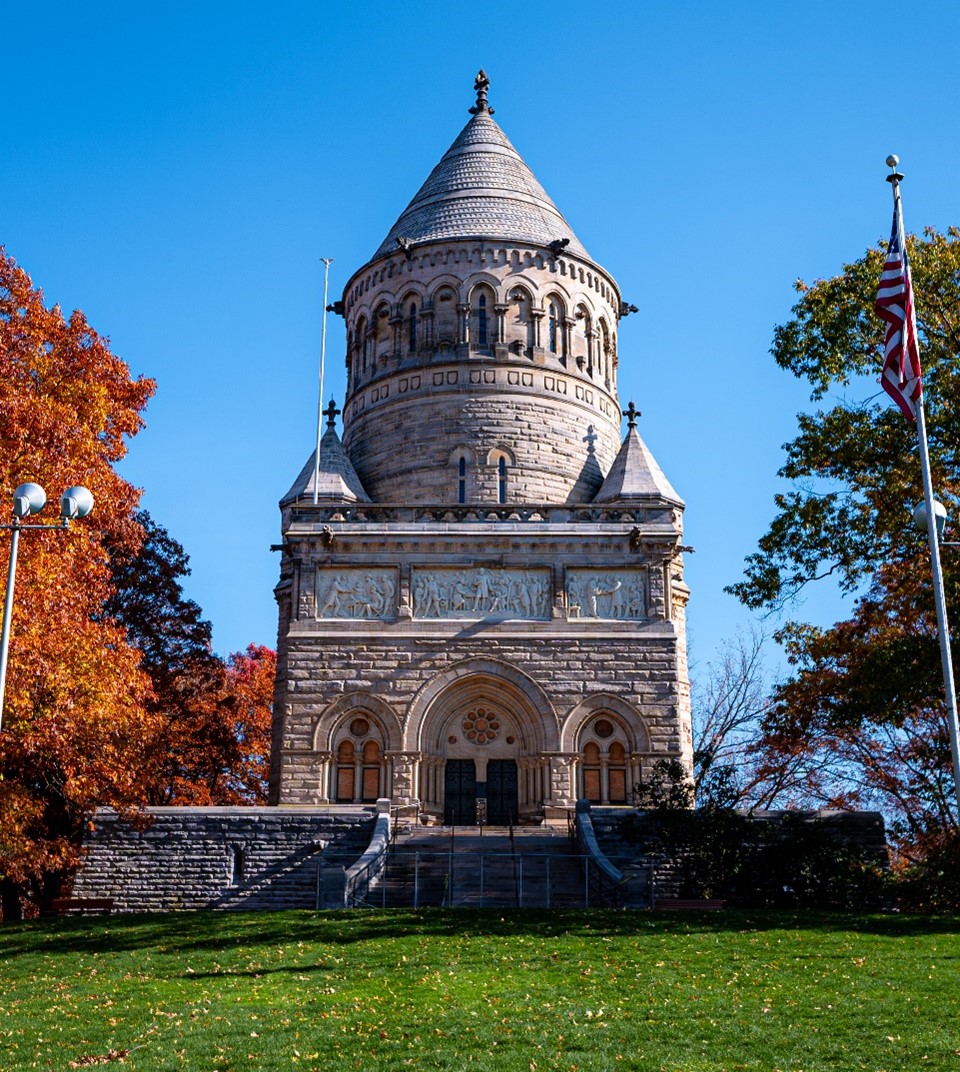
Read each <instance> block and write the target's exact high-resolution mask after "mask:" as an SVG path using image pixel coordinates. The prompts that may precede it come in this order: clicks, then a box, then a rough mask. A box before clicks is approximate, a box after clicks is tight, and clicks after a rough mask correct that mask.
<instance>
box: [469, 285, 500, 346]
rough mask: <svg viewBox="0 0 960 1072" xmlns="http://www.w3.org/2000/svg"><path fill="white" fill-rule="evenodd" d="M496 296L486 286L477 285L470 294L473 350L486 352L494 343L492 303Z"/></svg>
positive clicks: (471, 342) (471, 343)
mask: <svg viewBox="0 0 960 1072" xmlns="http://www.w3.org/2000/svg"><path fill="white" fill-rule="evenodd" d="M495 301H496V296H495V295H494V293H493V290H492V289H491V288H490V287H488V286H487V285H486V284H483V283H481V284H478V285H477V286H475V287H474V288H473V290H472V291H471V294H470V345H471V347H472V348H473V349H475V350H488V349H490V347H492V346H493V341H494V327H493V318H494V309H493V306H494V302H495Z"/></svg>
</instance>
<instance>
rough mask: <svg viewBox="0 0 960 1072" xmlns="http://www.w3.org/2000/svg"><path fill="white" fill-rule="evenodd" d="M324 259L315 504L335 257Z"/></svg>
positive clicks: (316, 488) (317, 486)
mask: <svg viewBox="0 0 960 1072" xmlns="http://www.w3.org/2000/svg"><path fill="white" fill-rule="evenodd" d="M320 260H322V261H323V319H322V320H321V322H320V390H319V392H318V394H317V453H316V456H315V457H314V462H313V505H314V506H316V505H317V502H318V499H319V494H320V439H321V438H322V436H323V368H324V364H325V363H326V356H327V291H328V287H329V282H330V265H331V264H332V263H333V257H321V258H320Z"/></svg>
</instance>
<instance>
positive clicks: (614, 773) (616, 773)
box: [607, 741, 627, 804]
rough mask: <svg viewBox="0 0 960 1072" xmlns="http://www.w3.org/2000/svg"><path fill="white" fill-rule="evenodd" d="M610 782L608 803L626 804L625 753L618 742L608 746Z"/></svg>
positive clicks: (608, 774)
mask: <svg viewBox="0 0 960 1072" xmlns="http://www.w3.org/2000/svg"><path fill="white" fill-rule="evenodd" d="M607 776H608V778H609V780H610V803H611V804H626V803H627V753H626V749H625V748H624V747H623V745H622V744H621V743H620V742H619V741H614V742H613V744H612V745H610V765H609V767H608V770H607Z"/></svg>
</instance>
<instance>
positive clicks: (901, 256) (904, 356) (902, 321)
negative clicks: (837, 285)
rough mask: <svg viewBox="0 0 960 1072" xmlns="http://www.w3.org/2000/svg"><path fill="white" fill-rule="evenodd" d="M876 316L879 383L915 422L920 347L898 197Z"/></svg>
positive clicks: (918, 398)
mask: <svg viewBox="0 0 960 1072" xmlns="http://www.w3.org/2000/svg"><path fill="white" fill-rule="evenodd" d="M876 310H877V313H878V314H879V315H880V316H881V317H883V319H884V320H886V322H887V335H886V339H885V340H884V350H885V353H884V358H883V372H882V373H881V374H880V383H881V385H882V387H883V389H884V390H885V391H886V392H887V394H888V395H889V396H890V397H891V398H892V399H893V400H894V402H896V404H897V405H898V406H899V407H900V408H901V409H902V410H903V414H904V416H905V417H908V418H909V419H910V420H912V421H914V420H916V419H917V406H919V405H920V399H921V392H922V387H921V383H920V348H919V346H918V345H917V321H916V317H915V316H914V312H913V284H912V282H911V281H910V263H909V261H908V260H907V246H906V242H905V241H904V237H903V216H902V215H901V213H900V198H899V197H897V198H896V201H895V202H894V206H893V233H892V234H891V235H890V246H889V248H888V249H887V259H886V262H885V263H884V266H883V275H881V276H880V290H879V291H878V292H877V301H876Z"/></svg>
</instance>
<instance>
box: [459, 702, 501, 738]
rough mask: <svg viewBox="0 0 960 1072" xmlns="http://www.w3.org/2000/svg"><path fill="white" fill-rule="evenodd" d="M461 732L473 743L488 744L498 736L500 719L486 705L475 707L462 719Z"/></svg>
mask: <svg viewBox="0 0 960 1072" xmlns="http://www.w3.org/2000/svg"><path fill="white" fill-rule="evenodd" d="M463 732H464V733H465V734H466V737H467V740H468V741H473V742H474V744H488V743H489V742H490V741H495V740H496V739H497V737H499V736H500V720H499V719H498V718H497V716H496V714H495V713H494V712H493V711H490V710H489V709H488V708H486V707H476V708H474V709H473V710H472V711H469V712H467V716H466V718H465V719H464V720H463Z"/></svg>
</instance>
